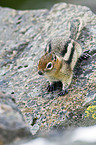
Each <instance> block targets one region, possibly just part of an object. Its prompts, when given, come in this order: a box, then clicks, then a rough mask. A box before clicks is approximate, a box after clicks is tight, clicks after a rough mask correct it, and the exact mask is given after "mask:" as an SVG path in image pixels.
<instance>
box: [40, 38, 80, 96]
mask: <svg viewBox="0 0 96 145" xmlns="http://www.w3.org/2000/svg"><path fill="white" fill-rule="evenodd" d="M81 53H82V48H81V46H80V44H79V43H77V42H76V41H74V40H72V39H69V40H67V41H66V42H65V40H64V39H62V38H61V37H59V38H54V39H53V40H51V41H49V42H48V44H47V46H46V48H45V54H44V55H43V56H42V57H41V58H40V60H39V64H38V73H39V75H44V76H45V77H46V78H47V79H48V80H49V81H50V85H49V86H48V91H53V90H54V89H55V88H54V87H55V83H54V82H62V90H61V92H60V93H59V95H64V94H65V91H66V89H67V88H68V86H69V85H70V83H71V80H72V76H73V69H74V67H75V64H76V62H77V59H78V58H79V57H80V55H81Z"/></svg>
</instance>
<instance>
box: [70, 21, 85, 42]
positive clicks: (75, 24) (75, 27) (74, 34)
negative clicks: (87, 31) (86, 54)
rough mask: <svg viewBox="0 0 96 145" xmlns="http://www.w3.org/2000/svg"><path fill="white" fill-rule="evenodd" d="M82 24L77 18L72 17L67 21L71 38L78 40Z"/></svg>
mask: <svg viewBox="0 0 96 145" xmlns="http://www.w3.org/2000/svg"><path fill="white" fill-rule="evenodd" d="M82 24H83V23H82V22H81V21H80V20H79V19H74V20H72V21H71V22H70V23H69V27H70V38H71V39H74V40H78V38H79V36H80V34H81V30H82V28H83V26H82Z"/></svg>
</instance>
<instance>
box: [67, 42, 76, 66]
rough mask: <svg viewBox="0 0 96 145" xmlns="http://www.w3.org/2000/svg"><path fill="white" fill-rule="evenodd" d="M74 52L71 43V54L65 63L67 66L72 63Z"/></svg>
mask: <svg viewBox="0 0 96 145" xmlns="http://www.w3.org/2000/svg"><path fill="white" fill-rule="evenodd" d="M74 51H75V43H74V42H73V47H72V48H71V54H70V56H69V59H68V60H67V61H66V62H67V63H68V64H70V63H71V62H72V58H73V54H74Z"/></svg>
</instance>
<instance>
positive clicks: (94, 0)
mask: <svg viewBox="0 0 96 145" xmlns="http://www.w3.org/2000/svg"><path fill="white" fill-rule="evenodd" d="M59 2H66V3H72V4H79V5H83V6H88V7H89V8H91V10H92V11H93V12H94V13H96V0H91V1H90V0H0V6H2V7H10V8H14V9H19V10H26V9H43V8H48V9H49V8H51V7H52V5H53V4H55V3H59Z"/></svg>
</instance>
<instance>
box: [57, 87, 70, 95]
mask: <svg viewBox="0 0 96 145" xmlns="http://www.w3.org/2000/svg"><path fill="white" fill-rule="evenodd" d="M65 94H68V90H67V89H66V90H62V91H61V92H60V93H59V94H58V95H59V96H64V95H65Z"/></svg>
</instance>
